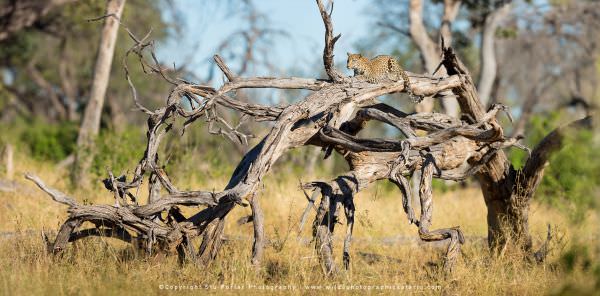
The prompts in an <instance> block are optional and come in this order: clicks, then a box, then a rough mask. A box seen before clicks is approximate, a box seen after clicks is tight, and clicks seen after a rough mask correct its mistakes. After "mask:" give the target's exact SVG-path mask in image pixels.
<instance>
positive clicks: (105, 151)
mask: <svg viewBox="0 0 600 296" xmlns="http://www.w3.org/2000/svg"><path fill="white" fill-rule="evenodd" d="M145 143H146V136H145V135H144V133H143V132H142V130H141V129H139V128H130V129H125V131H123V132H114V131H108V130H105V131H103V132H102V133H101V134H100V135H99V137H98V138H97V139H96V147H95V155H94V161H93V163H92V173H93V174H94V175H96V176H99V177H106V169H107V168H110V169H111V170H112V171H113V172H114V173H115V174H116V175H119V174H121V173H126V172H127V170H130V171H131V170H133V169H134V168H135V166H136V164H137V162H138V161H139V160H140V159H141V158H142V156H143V153H144V150H145V146H146V145H145Z"/></svg>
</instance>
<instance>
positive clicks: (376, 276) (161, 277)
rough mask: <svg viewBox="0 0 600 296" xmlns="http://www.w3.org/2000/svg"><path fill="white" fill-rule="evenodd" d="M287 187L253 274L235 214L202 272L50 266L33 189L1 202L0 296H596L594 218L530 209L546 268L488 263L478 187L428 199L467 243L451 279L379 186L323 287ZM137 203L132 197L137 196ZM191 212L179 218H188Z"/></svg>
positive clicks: (194, 184)
mask: <svg viewBox="0 0 600 296" xmlns="http://www.w3.org/2000/svg"><path fill="white" fill-rule="evenodd" d="M16 157H17V163H18V166H17V168H16V171H17V176H21V175H22V173H24V172H26V171H35V172H38V173H39V175H40V176H41V177H42V178H43V179H44V180H46V181H47V183H48V184H52V185H53V186H56V187H57V188H59V189H63V190H65V192H69V193H70V194H71V195H72V196H74V197H76V198H77V199H78V200H80V201H81V200H82V199H83V198H84V197H85V198H86V199H87V200H86V202H89V203H108V204H112V203H113V202H114V200H112V195H111V194H110V193H108V192H106V191H105V190H96V191H94V192H89V191H88V192H82V191H77V190H72V189H69V187H68V185H67V183H66V182H65V181H64V180H66V177H65V176H67V174H68V171H66V170H57V169H56V167H55V166H54V165H49V164H48V163H44V162H40V161H37V160H32V159H30V158H28V157H26V156H25V155H23V154H20V153H17V156H16ZM295 175H296V174H295V173H293V172H291V171H285V173H283V174H273V175H272V176H270V177H269V178H268V179H267V180H266V182H265V186H264V189H263V190H262V191H261V196H262V205H263V209H264V212H265V229H266V231H267V237H268V238H269V240H270V244H269V245H268V248H267V250H266V254H265V258H264V260H263V263H262V266H261V267H260V269H259V270H256V269H255V268H254V267H253V266H252V265H251V264H250V260H249V257H250V250H251V244H252V226H251V224H246V225H242V226H239V225H237V224H236V220H237V219H238V218H240V217H242V216H245V215H248V214H249V213H250V210H249V209H247V208H242V207H238V208H236V209H235V210H234V212H233V213H232V214H231V215H230V217H231V218H230V219H228V224H227V226H226V234H227V241H226V243H225V246H224V248H223V249H222V251H221V252H220V255H219V257H218V259H217V260H216V261H215V262H214V263H212V265H210V266H209V267H201V266H196V265H194V264H186V265H183V266H181V265H179V263H178V262H177V256H176V255H172V256H166V257H165V256H162V255H155V256H151V257H148V256H146V255H144V254H142V253H140V252H137V251H135V250H134V249H132V247H131V246H130V245H126V244H124V243H121V242H120V241H116V240H113V239H109V238H88V239H84V240H82V241H78V242H77V243H75V244H71V246H70V247H69V248H68V249H67V250H66V251H65V252H64V253H63V254H62V255H61V256H59V257H53V256H51V255H48V254H47V253H46V249H45V244H44V241H43V239H42V237H41V235H40V231H41V230H42V229H45V230H46V231H47V232H55V231H57V230H58V227H59V226H60V223H61V222H62V221H64V219H65V218H66V213H65V212H66V211H65V207H64V206H63V205H60V204H57V203H55V202H53V201H51V199H50V198H49V197H47V196H46V195H45V194H44V193H43V192H41V191H39V190H37V189H35V188H33V187H31V188H32V190H31V191H29V190H25V191H17V192H13V193H6V192H5V193H0V210H1V211H2V213H4V214H3V215H2V216H0V231H2V236H1V237H0V282H1V286H0V291H2V292H1V293H0V294H5V295H28V294H35V295H99V294H125V293H126V294H131V295H152V294H181V293H183V294H191V293H198V292H205V291H209V292H213V293H222V292H227V293H244V294H259V293H264V292H266V291H274V290H277V291H285V292H291V293H292V294H307V293H308V294H321V293H323V292H325V293H326V294H337V293H340V292H344V293H346V292H349V293H350V294H362V293H365V292H367V291H366V290H364V289H370V291H369V292H372V293H398V292H402V293H410V294H413V293H415V294H425V295H429V294H434V295H436V294H449V295H453V294H458V295H463V294H479V295H493V294H508V295H540V294H563V295H573V294H578V295H580V294H590V295H591V294H598V293H599V289H600V281H599V278H600V264H599V263H598V246H599V244H598V222H599V221H598V214H597V213H596V212H594V211H592V210H589V211H585V213H584V214H583V216H582V217H583V218H582V219H580V220H579V221H577V222H575V221H574V220H573V219H572V218H570V217H569V216H568V215H567V214H565V212H564V211H560V210H558V209H555V208H554V207H551V206H549V205H548V203H539V202H537V201H535V202H534V203H533V204H532V205H531V215H530V219H531V221H530V224H531V228H532V229H531V230H532V233H533V234H534V240H535V243H536V244H538V245H539V243H540V242H541V241H542V240H543V239H545V236H546V228H547V224H548V223H550V224H551V225H552V227H553V230H555V231H556V233H555V236H556V238H555V240H554V242H553V244H552V251H551V252H550V255H549V258H548V260H547V261H546V262H545V263H543V264H536V263H528V262H525V261H523V260H521V259H520V258H519V257H518V255H515V254H512V253H510V252H506V253H504V254H502V255H500V256H498V257H492V256H490V254H489V252H488V248H487V244H486V240H485V237H486V235H487V233H486V232H487V229H486V223H485V216H486V208H485V205H484V202H483V198H482V197H481V193H480V191H479V189H477V187H476V186H467V187H464V188H457V187H458V186H455V187H454V189H453V190H443V187H444V186H438V188H436V190H435V192H434V201H435V203H434V205H435V210H434V216H433V219H434V220H433V221H434V223H433V227H434V228H437V227H447V226H455V225H460V226H461V227H462V229H463V230H464V232H465V235H466V236H467V241H466V243H465V245H464V247H463V254H462V257H461V259H460V261H459V263H458V264H457V267H456V268H455V272H454V273H453V274H452V276H450V277H444V276H443V275H442V274H441V273H440V272H439V271H438V270H439V268H438V267H439V264H440V260H441V258H440V255H441V252H442V249H441V245H437V246H436V245H432V244H426V243H421V242H419V240H418V236H417V231H416V229H415V227H414V225H410V226H409V225H408V223H407V220H406V218H405V216H404V214H403V211H402V206H401V202H400V195H399V194H398V192H397V191H396V190H394V188H393V187H392V186H389V185H388V184H386V183H378V184H377V185H375V186H372V187H370V188H369V189H368V190H365V191H364V192H362V193H360V194H359V195H358V196H357V198H356V207H357V214H356V225H355V236H354V239H353V244H352V249H351V257H352V262H351V268H350V270H349V271H344V270H342V271H340V272H338V273H337V274H336V275H335V276H333V277H332V278H325V277H324V276H323V273H322V271H321V268H320V267H319V263H318V261H317V257H316V253H315V250H314V244H313V243H311V242H310V237H311V233H310V231H311V229H310V228H311V227H310V225H309V224H310V223H307V225H306V226H305V227H304V229H303V231H302V233H300V234H299V233H298V230H297V229H298V222H299V219H300V216H301V213H302V211H303V209H304V207H305V206H306V201H305V198H304V197H303V194H302V192H301V191H300V190H299V189H298V179H297V177H296V176H295ZM322 177H324V176H322ZM303 178H307V176H303ZM324 178H325V177H324ZM17 179H19V178H18V177H17ZM226 181H227V178H226V175H223V177H214V176H208V175H204V176H203V175H193V176H190V177H189V178H188V180H187V181H186V182H187V184H185V185H186V186H184V187H189V188H222V187H223V185H224V184H225V182H226ZM27 185H29V184H27ZM475 185H476V184H475ZM144 191H145V190H140V194H142V195H143V193H142V192H144ZM443 191H446V192H443ZM194 210H195V209H188V213H191V212H192V211H194ZM343 222H344V220H343V219H342V223H343ZM343 232H344V230H343V227H338V230H337V232H336V233H335V238H334V239H335V250H334V251H335V252H336V253H335V255H336V259H337V263H338V265H340V266H341V244H342V239H341V235H342V234H343ZM184 286H185V287H184ZM357 286H362V289H361V288H359V287H357ZM385 286H388V287H385ZM186 287H187V289H186ZM335 287H338V288H342V289H349V290H344V291H340V290H335ZM191 288H192V289H196V288H198V289H199V290H190V289H191ZM176 289H185V290H183V291H181V290H176ZM290 289H293V290H290ZM351 289H354V290H351ZM382 289H383V290H382ZM392 289H396V290H392ZM399 289H404V290H400V291H399Z"/></svg>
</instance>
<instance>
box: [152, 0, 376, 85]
mask: <svg viewBox="0 0 600 296" xmlns="http://www.w3.org/2000/svg"><path fill="white" fill-rule="evenodd" d="M174 2H175V4H176V6H177V8H178V9H179V11H180V15H178V16H177V17H178V18H179V19H180V20H181V21H182V23H183V25H184V26H183V30H182V32H181V36H180V37H179V38H177V40H171V41H169V42H168V43H163V44H158V54H159V56H160V59H161V61H162V62H163V63H165V64H170V63H172V62H175V63H176V64H181V63H182V62H183V61H187V63H190V62H191V67H188V68H189V69H192V70H193V72H194V73H195V74H196V75H197V76H198V77H201V78H203V77H205V76H206V75H207V73H208V69H209V68H208V67H209V64H208V62H207V61H206V59H207V58H210V57H212V55H213V54H215V53H216V52H217V46H218V45H219V44H220V43H221V42H222V41H223V40H224V39H225V38H226V37H227V36H229V35H230V34H231V33H233V32H234V31H236V30H239V29H240V28H242V27H243V26H244V20H243V19H241V17H239V16H238V17H236V18H231V17H227V15H228V9H231V7H227V5H225V4H224V3H223V2H224V1H216V0H212V1H198V0H176V1H174ZM254 2H255V4H256V6H257V8H258V10H259V11H261V12H263V13H265V14H266V15H268V16H269V18H270V21H271V25H273V26H274V27H276V28H279V29H283V30H285V31H286V32H287V33H289V35H290V37H289V38H286V37H281V38H278V39H276V40H277V42H275V43H273V49H272V50H270V52H269V59H270V60H271V61H272V62H273V63H274V64H276V65H277V67H278V68H279V70H281V71H282V72H284V71H286V70H293V71H295V72H300V73H305V74H307V75H308V74H312V75H314V71H316V70H319V69H318V68H316V69H315V64H316V63H318V62H319V61H320V60H321V56H322V50H323V38H324V27H323V22H322V20H321V16H320V14H319V11H318V9H317V5H316V2H315V1H314V0H279V1H278V0H255V1H254ZM324 2H326V1H324ZM368 2H369V0H337V1H335V6H334V12H333V22H334V31H335V33H336V34H338V33H341V34H342V38H341V39H340V40H339V41H338V43H337V44H336V49H335V55H336V61H337V63H338V68H340V69H342V68H343V67H344V65H343V63H344V60H345V57H346V52H348V51H352V48H353V45H354V44H356V42H358V40H359V39H360V38H362V37H364V36H365V35H366V34H367V33H368V27H369V22H370V20H369V19H368V17H367V15H366V14H365V13H364V11H365V9H366V7H367V5H368ZM233 3H235V1H233ZM234 9H235V7H234ZM233 67H235V65H232V68H233ZM257 74H259V75H275V74H276V73H267V72H266V71H265V70H264V69H263V70H262V72H260V73H257Z"/></svg>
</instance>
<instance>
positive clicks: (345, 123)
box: [26, 0, 562, 273]
mask: <svg viewBox="0 0 600 296" xmlns="http://www.w3.org/2000/svg"><path fill="white" fill-rule="evenodd" d="M316 2H317V4H318V8H319V10H320V13H321V16H322V19H323V22H324V24H325V48H324V51H323V62H324V67H325V72H326V73H327V75H328V78H327V79H310V78H297V77H291V78H275V77H239V76H237V75H235V74H234V73H232V72H231V71H230V70H229V68H228V67H227V65H226V64H225V63H224V62H223V60H222V59H221V58H220V57H218V56H215V62H216V64H217V65H218V66H219V68H220V69H221V71H222V72H223V74H224V75H225V77H227V81H226V82H225V83H224V84H223V85H222V86H221V87H220V88H218V89H217V88H213V87H211V86H207V85H201V84H194V83H190V82H186V81H183V80H176V79H172V78H170V77H168V76H167V75H165V73H163V71H162V69H161V68H160V64H159V63H158V61H156V59H155V58H154V59H153V63H149V62H146V61H145V60H144V59H143V54H142V51H143V50H144V49H148V48H151V47H152V46H151V43H149V42H147V41H146V39H147V36H146V37H145V38H143V39H137V38H136V37H135V36H133V35H131V36H132V39H134V41H135V42H136V45H135V46H134V47H133V48H132V49H131V50H130V51H129V52H128V54H131V53H133V54H136V55H138V56H139V57H140V59H141V61H142V62H143V63H144V67H145V68H146V69H150V71H153V72H156V73H158V74H160V75H162V76H163V77H164V78H165V80H167V81H168V82H170V83H172V84H173V85H174V88H173V90H172V91H171V93H170V94H169V96H168V97H167V100H166V105H165V106H163V107H161V108H159V109H156V110H149V109H148V108H146V107H144V106H143V105H142V104H141V103H140V101H139V100H138V98H137V92H136V90H135V87H134V86H133V84H131V81H130V85H131V87H132V93H133V98H134V100H135V103H136V105H137V107H138V108H139V109H140V110H141V111H142V112H144V113H145V114H147V115H148V121H147V122H148V131H147V137H148V142H147V147H146V150H145V152H144V154H143V157H142V158H141V160H140V162H139V164H138V165H137V167H136V168H135V170H134V173H133V176H121V177H115V176H113V175H112V173H109V177H108V178H107V179H105V180H104V184H105V186H106V188H107V189H108V190H110V191H112V192H113V194H114V198H115V205H83V204H80V203H78V202H77V201H76V200H75V199H74V198H72V197H69V196H67V195H66V194H64V193H62V192H59V191H57V190H56V189H53V188H51V187H49V186H47V185H46V184H44V183H43V181H42V180H40V179H39V178H38V177H36V176H35V175H32V174H28V175H27V176H26V177H27V178H28V179H29V180H31V181H33V182H35V183H36V184H37V185H38V186H39V187H40V188H41V189H42V190H43V191H45V192H46V193H48V194H49V195H50V196H51V197H52V198H53V199H54V200H55V201H57V202H59V203H63V204H65V205H67V206H69V209H68V212H69V217H68V219H67V220H66V221H65V223H64V224H63V225H62V226H61V228H60V230H59V232H58V235H57V237H56V239H55V240H54V241H52V242H51V243H49V247H50V251H52V252H54V253H57V252H60V251H61V250H63V249H64V248H65V247H66V246H67V243H68V242H71V241H75V240H77V239H80V238H83V237H87V236H110V237H116V238H119V239H122V240H124V241H127V242H131V243H134V244H136V245H138V246H139V245H141V246H144V247H145V248H146V249H147V250H148V252H154V251H164V252H175V251H176V252H177V253H178V254H179V256H180V258H181V259H182V260H183V259H185V260H192V261H194V262H196V263H198V264H208V263H210V262H211V261H213V259H215V257H216V256H217V254H218V251H219V249H220V247H221V244H222V234H223V230H224V221H225V219H226V218H227V216H228V214H229V212H230V211H231V210H232V209H233V208H234V207H235V206H236V205H244V204H246V203H247V201H248V202H249V203H250V204H251V206H252V207H251V209H252V212H253V214H254V216H255V219H254V233H255V242H254V244H253V258H252V262H253V263H258V262H260V256H261V254H262V249H263V248H264V242H265V240H264V231H263V225H262V211H261V209H260V205H259V203H258V198H259V196H258V194H257V191H258V189H259V185H260V183H261V182H262V180H263V178H264V177H265V175H266V174H267V173H268V172H269V171H270V169H271V167H272V165H273V164H274V163H275V162H276V161H277V159H278V158H279V157H280V156H282V155H283V154H284V153H286V152H287V151H288V150H290V149H293V148H298V147H301V146H308V145H314V146H319V147H323V148H325V149H324V150H325V151H332V150H334V151H335V152H336V153H340V154H341V155H343V157H344V158H345V160H346V161H347V162H348V165H349V171H348V172H346V173H345V174H342V175H340V176H338V177H337V178H335V179H334V180H332V181H329V182H326V181H314V182H308V183H305V184H303V185H302V187H303V189H304V190H307V189H308V190H311V189H312V190H313V194H312V197H308V194H307V197H308V199H309V208H308V209H307V211H305V214H304V215H303V217H302V223H301V224H303V223H304V221H305V219H306V216H307V215H308V214H309V213H310V211H311V208H312V207H315V206H314V204H315V203H318V204H319V205H318V207H316V210H317V211H316V212H317V213H316V217H315V220H314V223H313V234H314V236H315V242H316V249H317V253H318V254H319V258H320V259H321V262H322V263H323V264H322V265H323V268H324V271H325V273H331V272H333V271H335V270H336V266H335V264H334V259H333V252H332V250H333V245H332V239H331V238H332V232H333V231H334V226H335V225H336V221H337V220H338V219H339V218H340V216H341V211H342V210H343V212H344V216H345V217H346V221H347V223H346V224H347V225H346V227H347V230H346V238H345V240H344V247H343V262H344V265H345V266H348V265H349V263H350V252H349V249H350V242H351V238H352V229H353V225H354V223H353V221H354V212H355V206H354V200H353V198H354V196H355V194H356V193H357V192H359V191H360V190H363V189H364V188H366V187H367V186H368V185H369V184H371V183H373V182H375V181H379V180H389V181H391V182H393V183H394V184H396V185H397V186H398V188H399V190H400V193H401V197H402V199H401V200H402V204H403V207H404V211H405V212H406V215H407V218H408V220H409V222H410V223H412V224H415V225H416V226H417V229H418V234H419V236H420V237H421V239H423V240H425V241H439V240H449V244H448V249H447V252H446V256H445V259H444V269H445V270H446V271H450V270H451V268H452V265H453V263H454V262H455V260H456V258H457V256H458V254H459V250H460V246H461V244H462V243H463V242H464V236H463V234H462V232H461V230H460V228H459V227H458V226H455V227H449V228H443V229H437V230H433V229H430V226H431V219H432V211H433V195H432V186H431V182H432V179H433V178H439V179H445V180H462V179H465V178H468V177H469V176H476V177H477V178H478V179H479V182H480V184H481V186H482V191H483V194H484V197H485V201H486V205H487V207H488V219H487V220H488V221H487V222H488V226H489V242H490V246H491V247H493V248H494V249H497V248H498V247H503V246H506V245H508V244H509V242H513V243H514V242H519V243H520V244H519V246H522V247H523V248H524V249H526V250H528V251H529V250H531V239H530V236H529V232H528V219H527V218H528V208H529V200H530V199H531V196H532V195H533V193H534V191H535V188H536V186H537V184H538V183H539V180H540V179H541V176H542V173H543V167H544V165H545V163H546V161H547V159H548V155H549V153H550V152H551V151H552V150H554V149H557V147H560V139H561V133H562V131H561V130H557V131H555V132H554V133H553V134H551V135H549V137H547V138H546V139H544V140H543V141H542V142H541V143H540V144H539V145H538V147H536V149H535V150H534V151H533V152H532V153H531V157H530V158H529V160H528V161H527V164H526V165H525V167H524V169H523V170H520V171H517V170H515V169H514V168H512V167H511V165H510V163H509V162H508V160H507V158H506V156H505V154H504V152H503V150H502V149H504V148H507V147H511V146H517V147H521V148H524V149H526V148H525V147H523V146H521V145H520V144H519V143H518V139H519V138H510V137H507V136H505V135H504V131H503V128H502V126H500V124H499V123H498V121H497V120H496V116H497V115H498V113H499V112H500V111H506V108H505V107H504V106H502V105H494V106H492V108H490V109H489V110H484V109H483V107H482V104H481V103H480V101H479V97H478V93H477V90H476V88H475V86H474V84H473V81H472V79H471V76H470V75H469V73H468V71H467V70H466V69H465V67H464V66H463V65H462V63H461V62H460V61H459V60H458V59H457V57H456V56H455V55H454V53H453V51H452V49H451V48H445V49H444V52H443V57H442V61H441V64H442V65H443V67H445V69H446V72H447V74H448V75H447V76H446V77H443V78H426V77H423V76H421V75H414V74H412V73H408V74H409V78H410V80H411V81H410V85H411V88H412V89H411V91H412V93H413V94H415V95H419V96H431V97H434V96H435V95H436V94H439V93H441V92H446V91H451V92H452V93H453V95H455V96H456V97H457V98H458V102H459V103H460V107H461V110H462V114H463V116H462V117H461V119H459V118H455V117H451V116H448V115H445V114H440V113H412V114H408V113H404V112H402V111H400V110H397V109H395V108H393V107H391V106H388V105H385V104H382V103H380V102H378V101H377V98H378V97H380V96H383V95H386V94H391V93H397V92H406V91H407V90H406V89H404V85H405V84H404V82H403V81H402V80H399V81H387V82H383V83H378V84H371V83H368V82H366V81H363V80H361V79H360V77H345V76H343V75H342V74H341V73H340V72H339V71H338V70H336V68H335V67H334V63H333V48H334V45H335V42H336V41H337V40H338V39H339V35H338V36H334V35H333V25H332V23H331V18H330V16H331V11H329V12H328V11H327V10H326V9H325V7H324V5H323V4H322V3H321V1H320V0H317V1H316ZM152 57H154V56H153V55H152ZM125 69H126V70H127V64H125ZM247 88H277V89H304V90H310V91H312V93H311V94H309V95H308V96H307V97H305V98H304V99H303V100H300V101H299V102H297V103H295V104H291V105H288V106H266V105H261V104H253V103H248V102H242V101H239V100H236V99H234V98H233V97H232V96H230V94H232V93H234V92H235V91H237V90H240V89H247ZM186 106H187V107H186ZM189 106H192V107H191V108H190V107H189ZM220 108H227V109H230V110H233V111H235V112H239V113H240V114H242V116H244V117H250V118H252V119H254V120H255V121H259V122H262V121H270V122H272V125H271V126H272V127H271V130H270V132H269V133H268V134H267V135H266V136H265V137H264V138H263V139H262V140H261V141H260V142H259V143H258V144H257V145H255V146H254V147H253V148H252V149H250V150H249V151H248V152H247V153H246V154H245V156H244V157H243V158H242V160H241V161H240V162H239V164H238V166H237V167H236V169H235V170H234V172H233V173H232V175H231V179H230V180H229V183H228V184H227V186H226V187H225V188H224V189H223V190H222V191H220V192H213V191H208V190H207V191H202V190H198V191H181V190H179V189H178V188H177V187H176V186H175V185H174V183H173V182H172V181H171V179H170V178H169V177H168V175H167V174H166V172H165V170H164V169H163V167H162V164H161V162H160V158H159V155H158V147H159V145H160V141H161V139H162V138H163V136H164V134H165V133H167V132H168V131H170V130H171V127H172V125H173V124H174V119H176V118H182V119H184V120H185V123H184V125H183V130H184V131H185V127H187V126H188V125H190V124H192V123H194V122H196V121H197V120H199V119H204V120H206V121H208V123H209V131H210V132H213V133H217V134H221V135H224V136H226V137H227V138H229V139H231V140H234V141H239V142H244V143H245V142H246V139H247V137H248V135H245V134H243V133H242V132H240V131H239V130H238V129H237V127H235V126H233V125H232V124H229V123H228V122H226V121H225V120H224V119H223V118H222V117H221V116H220V115H219V111H218V110H219V109H220ZM369 121H379V122H383V123H386V124H388V125H390V126H392V127H394V128H396V129H397V130H398V131H399V133H400V134H401V135H402V136H401V137H399V138H398V139H365V138H360V137H358V136H357V133H358V132H359V131H360V130H361V129H362V128H364V127H365V126H366V124H368V122H369ZM217 125H219V126H220V128H216V126H217ZM417 130H420V131H424V134H423V135H421V136H419V134H420V133H417ZM421 134H422V133H421ZM416 171H420V172H421V179H420V180H421V181H420V185H419V200H420V204H421V213H420V215H418V216H417V215H415V213H414V210H413V209H412V206H411V205H412V202H411V200H412V198H413V197H412V196H411V189H410V185H409V182H408V181H407V178H408V177H410V176H411V175H412V174H413V173H414V172H416ZM143 180H147V182H148V187H149V190H150V191H149V202H148V203H147V204H143V205H141V204H139V203H138V201H137V198H136V196H135V195H133V194H132V193H131V192H130V190H131V191H133V190H132V189H136V188H138V187H139V186H140V185H141V184H142V181H143ZM319 197H320V198H321V199H320V202H318V198H319ZM185 206H205V207H206V208H205V209H203V210H201V211H199V212H198V213H196V214H195V215H192V216H191V217H185V216H184V215H182V213H181V211H180V210H179V209H180V207H185ZM163 217H166V218H163ZM84 222H90V223H91V224H93V225H95V227H92V228H88V229H84V230H79V227H80V226H81V225H82V224H83V223H84ZM198 237H201V238H202V242H201V244H200V247H199V250H195V249H194V247H193V245H192V244H191V242H192V240H194V239H195V238H198Z"/></svg>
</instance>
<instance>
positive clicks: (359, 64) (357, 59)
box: [346, 53, 367, 71]
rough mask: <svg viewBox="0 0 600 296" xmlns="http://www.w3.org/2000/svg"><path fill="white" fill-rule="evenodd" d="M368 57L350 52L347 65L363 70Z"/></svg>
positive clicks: (350, 67)
mask: <svg viewBox="0 0 600 296" xmlns="http://www.w3.org/2000/svg"><path fill="white" fill-rule="evenodd" d="M365 60H367V58H365V57H363V56H362V55H361V54H360V53H348V62H347V63H346V67H347V68H348V69H354V70H355V71H356V70H359V71H360V70H363V68H364V63H365Z"/></svg>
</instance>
